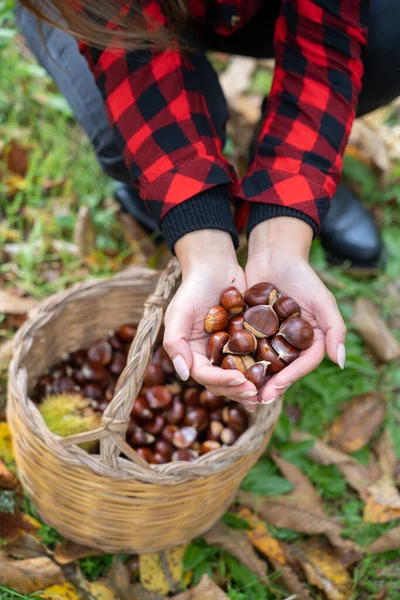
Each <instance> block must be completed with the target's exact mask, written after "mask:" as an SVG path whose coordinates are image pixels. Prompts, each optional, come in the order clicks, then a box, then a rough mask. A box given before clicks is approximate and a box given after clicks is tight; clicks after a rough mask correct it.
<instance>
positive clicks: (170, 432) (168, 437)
mask: <svg viewBox="0 0 400 600" xmlns="http://www.w3.org/2000/svg"><path fill="white" fill-rule="evenodd" d="M177 431H179V429H178V427H177V426H176V425H166V426H165V427H164V429H163V430H162V432H161V438H162V439H163V440H164V441H165V442H168V443H169V444H172V440H173V438H174V435H175V433H176V432H177Z"/></svg>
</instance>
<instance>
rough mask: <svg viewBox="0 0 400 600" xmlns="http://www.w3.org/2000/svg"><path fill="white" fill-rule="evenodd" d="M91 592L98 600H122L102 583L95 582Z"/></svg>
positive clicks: (90, 587)
mask: <svg viewBox="0 0 400 600" xmlns="http://www.w3.org/2000/svg"><path fill="white" fill-rule="evenodd" d="M89 590H90V593H91V594H92V596H93V598H95V599H96V600H120V598H119V597H118V596H117V594H116V593H115V592H114V591H113V590H112V589H111V588H110V587H109V586H108V585H106V584H105V583H102V582H101V581H93V582H92V583H90V584H89Z"/></svg>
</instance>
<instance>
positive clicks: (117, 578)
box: [107, 559, 164, 600]
mask: <svg viewBox="0 0 400 600" xmlns="http://www.w3.org/2000/svg"><path fill="white" fill-rule="evenodd" d="M107 584H108V585H109V586H110V588H111V589H113V590H114V591H115V593H116V594H117V596H118V597H119V598H120V599H121V600H163V598H164V596H162V595H160V594H157V593H155V592H150V591H149V590H146V589H145V588H144V587H143V586H142V585H141V584H140V583H131V574H130V571H129V568H128V566H127V565H126V564H124V563H122V562H121V561H120V560H118V559H116V560H114V563H113V565H112V567H111V571H110V573H109V576H108V581H107Z"/></svg>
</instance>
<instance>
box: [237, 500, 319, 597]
mask: <svg viewBox="0 0 400 600" xmlns="http://www.w3.org/2000/svg"><path fill="white" fill-rule="evenodd" d="M238 514H239V516H240V517H242V518H243V519H245V520H246V521H247V523H248V524H249V525H250V526H251V528H252V529H251V530H250V531H249V530H246V535H247V537H248V538H249V540H250V541H251V543H252V544H253V545H254V547H255V548H257V550H258V551H259V552H261V553H262V554H264V556H266V557H267V558H268V560H269V561H270V563H271V564H272V566H273V567H274V569H275V571H278V572H279V574H280V578H281V580H282V582H283V583H284V585H285V586H286V588H287V589H288V591H289V592H291V593H294V594H296V597H297V598H298V600H311V595H310V593H309V591H308V590H307V589H306V588H305V587H304V585H303V584H302V582H301V581H300V579H299V578H298V576H297V574H296V573H295V571H293V569H292V568H291V566H290V565H288V563H287V560H286V556H285V551H284V546H283V545H282V544H281V543H280V542H279V541H278V540H277V539H275V538H274V536H273V535H271V534H270V533H269V531H268V529H267V527H266V525H265V523H263V522H262V521H261V520H260V519H259V518H258V517H257V516H256V515H255V514H254V513H252V512H251V511H250V510H249V509H248V508H242V509H241V510H240V511H239V513H238Z"/></svg>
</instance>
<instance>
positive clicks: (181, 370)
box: [172, 354, 190, 381]
mask: <svg viewBox="0 0 400 600" xmlns="http://www.w3.org/2000/svg"><path fill="white" fill-rule="evenodd" d="M172 362H173V365H174V367H175V371H176V372H177V373H178V375H179V377H180V378H181V379H182V381H187V380H188V379H189V375H190V373H189V369H188V366H187V364H186V362H185V359H184V358H183V356H181V355H180V354H178V355H177V356H175V358H174V359H173V360H172Z"/></svg>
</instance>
